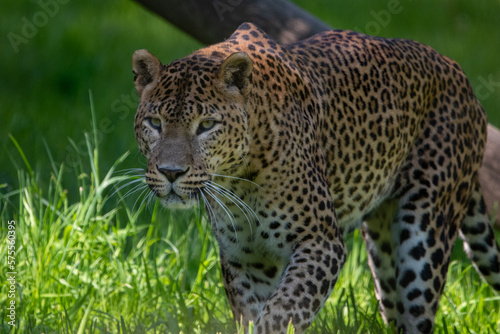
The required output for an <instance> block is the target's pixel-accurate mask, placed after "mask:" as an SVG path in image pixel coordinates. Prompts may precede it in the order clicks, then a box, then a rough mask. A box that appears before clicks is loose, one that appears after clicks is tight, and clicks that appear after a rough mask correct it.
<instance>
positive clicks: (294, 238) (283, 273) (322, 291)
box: [221, 196, 346, 334]
mask: <svg viewBox="0 0 500 334" xmlns="http://www.w3.org/2000/svg"><path fill="white" fill-rule="evenodd" d="M312 199H317V197H314V196H313V197H312ZM308 213H309V214H308V215H304V217H303V221H302V222H300V223H299V222H298V221H294V222H293V224H290V223H292V222H288V221H286V220H284V221H282V222H281V224H280V226H281V227H283V229H281V228H276V229H274V230H272V232H270V231H269V232H267V231H264V230H261V231H262V233H260V234H259V237H257V238H255V239H254V242H255V243H254V249H253V251H252V254H254V255H255V254H256V253H258V251H259V250H263V252H264V253H261V256H257V257H252V256H251V255H249V254H247V255H248V257H245V256H244V255H243V254H242V255H241V258H238V256H237V254H235V253H237V252H234V251H232V252H227V251H223V250H222V249H221V266H222V273H223V277H224V283H225V287H226V293H227V296H228V299H229V302H230V304H231V308H232V310H233V314H234V317H235V320H236V321H240V319H243V324H244V325H245V327H246V326H247V325H248V321H249V320H253V321H254V322H255V327H254V328H255V330H254V333H259V334H262V333H265V334H268V333H284V332H286V328H287V327H288V323H289V322H290V320H291V321H292V323H293V325H294V327H295V330H296V333H302V332H303V331H304V330H305V329H306V328H307V327H308V326H310V325H311V323H312V321H313V319H314V317H315V316H316V314H317V313H318V312H319V310H320V309H321V307H322V306H323V304H324V302H325V301H326V299H327V298H328V297H329V295H330V293H331V291H332V289H333V287H334V285H335V282H336V280H337V277H338V274H339V271H340V269H341V267H342V265H343V263H344V262H345V258H346V250H345V247H344V243H343V240H342V237H341V235H340V233H339V229H338V226H337V222H336V220H335V215H334V212H333V207H332V205H331V202H330V201H328V202H324V201H321V200H319V202H318V203H317V208H316V209H311V210H310V211H308ZM271 233H274V235H278V234H280V235H281V234H283V237H284V238H285V240H286V239H288V240H289V243H288V244H287V245H286V246H285V247H283V248H281V251H276V252H274V253H269V254H268V255H266V254H265V253H266V251H265V249H266V247H269V245H270V244H271V243H267V244H266V242H265V241H269V239H271V238H272V236H271V235H269V236H268V239H267V240H261V239H260V240H259V238H261V236H262V235H266V234H271ZM275 241H276V240H275ZM240 242H241V241H240ZM259 245H260V246H259ZM264 245H266V246H264ZM278 245H279V243H278V244H275V245H274V247H277V246H278ZM285 248H288V256H287V257H281V258H280V257H279V256H276V254H278V253H281V254H284V253H287V252H283V249H285ZM235 255H236V256H235ZM249 259H251V260H249Z"/></svg>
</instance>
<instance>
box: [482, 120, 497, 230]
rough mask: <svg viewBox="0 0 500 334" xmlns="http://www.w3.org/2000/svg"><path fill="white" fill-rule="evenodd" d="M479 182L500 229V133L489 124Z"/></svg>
mask: <svg viewBox="0 0 500 334" xmlns="http://www.w3.org/2000/svg"><path fill="white" fill-rule="evenodd" d="M479 182H480V183H481V186H482V187H483V194H484V201H485V202H486V208H487V209H488V212H489V213H490V214H495V215H496V217H495V225H496V226H497V227H498V228H500V204H499V202H500V131H499V130H498V129H497V128H495V127H494V126H493V125H491V124H488V139H487V140H486V150H485V151H484V157H483V165H482V166H481V169H480V170H479ZM495 203H496V210H494V208H495Z"/></svg>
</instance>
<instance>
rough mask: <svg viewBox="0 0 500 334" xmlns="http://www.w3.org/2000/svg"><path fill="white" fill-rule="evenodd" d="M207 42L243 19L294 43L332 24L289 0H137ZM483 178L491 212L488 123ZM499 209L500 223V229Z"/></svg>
mask: <svg viewBox="0 0 500 334" xmlns="http://www.w3.org/2000/svg"><path fill="white" fill-rule="evenodd" d="M136 1H137V2H138V3H140V4H142V5H143V6H144V7H146V8H148V9H149V10H151V11H152V12H154V13H156V14H158V15H160V16H162V17H163V18H165V19H166V20H167V21H169V22H171V23H172V24H174V25H175V26H177V27H178V28H180V29H181V30H183V31H185V32H187V33H188V34H189V35H191V36H192V37H194V38H195V39H197V40H198V41H200V42H202V43H204V44H213V43H217V42H220V41H222V40H224V39H225V38H228V37H229V36H230V35H231V33H232V32H233V31H234V30H236V28H237V27H238V26H239V25H240V24H241V23H243V22H252V23H255V24H256V25H258V26H260V27H261V28H262V29H264V31H266V32H267V33H268V34H269V35H270V36H272V37H273V38H274V39H275V40H276V41H278V42H279V43H281V44H287V43H292V42H295V41H298V40H301V39H304V38H307V37H309V36H311V35H314V34H316V33H319V32H321V31H325V30H329V29H331V27H330V26H329V25H327V24H326V23H324V22H322V21H320V20H319V19H318V18H316V17H314V16H312V15H311V14H309V13H308V12H306V11H304V10H303V9H301V8H300V7H297V6H296V5H294V4H293V3H291V2H289V1H287V0H273V1H268V0H213V1H212V0H136ZM479 180H480V182H481V185H482V187H483V190H484V197H485V202H486V205H487V208H488V212H489V213H490V214H492V213H493V212H492V210H493V208H494V206H495V203H497V204H498V202H500V131H499V130H498V129H497V128H495V127H494V126H492V125H491V124H489V125H488V140H487V143H486V152H485V155H484V159H483V166H482V168H481V169H480V171H479ZM498 211H500V209H499V210H497V215H496V219H495V222H496V226H497V227H499V228H500V213H498Z"/></svg>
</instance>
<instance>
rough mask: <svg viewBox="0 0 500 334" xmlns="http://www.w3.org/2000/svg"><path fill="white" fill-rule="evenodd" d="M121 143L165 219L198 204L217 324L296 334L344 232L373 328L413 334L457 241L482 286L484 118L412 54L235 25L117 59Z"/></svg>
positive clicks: (328, 281)
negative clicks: (193, 47) (122, 69)
mask: <svg viewBox="0 0 500 334" xmlns="http://www.w3.org/2000/svg"><path fill="white" fill-rule="evenodd" d="M134 73H135V75H136V78H135V84H136V87H137V90H138V93H139V95H140V96H141V102H140V105H139V107H138V111H137V115H136V119H135V133H136V138H137V141H138V143H139V147H140V149H141V151H142V153H143V154H144V155H145V156H146V157H147V158H148V168H147V172H146V181H147V183H148V185H149V187H150V188H151V190H152V191H153V192H154V193H155V194H156V195H157V196H158V197H159V198H160V201H161V202H162V203H163V204H165V205H166V206H168V207H188V206H191V205H194V204H196V203H197V202H198V201H200V200H201V201H203V203H204V205H205V208H206V212H207V214H208V217H209V220H210V222H211V225H212V229H213V233H214V235H215V237H216V239H217V241H218V243H219V246H220V256H221V267H222V274H223V277H224V284H225V288H226V293H227V297H228V298H229V302H230V305H231V308H232V311H233V314H234V317H235V319H240V317H243V320H244V321H245V322H247V321H248V320H254V321H255V328H256V333H283V332H284V330H285V328H286V327H287V324H288V323H289V321H290V320H291V321H292V322H293V324H294V326H295V327H296V330H297V333H301V332H303V331H304V330H305V329H306V328H307V327H308V326H309V325H310V324H311V322H312V321H313V319H314V317H315V315H316V314H317V313H318V311H319V310H320V309H321V307H322V305H323V304H324V302H325V300H326V299H327V298H328V296H329V295H330V293H331V291H332V289H333V287H334V285H335V281H336V279H337V277H338V274H339V271H340V269H341V268H342V265H343V263H344V261H345V258H346V249H345V246H344V243H343V240H342V232H345V231H349V230H351V229H352V228H355V227H358V226H361V225H362V232H363V237H364V240H365V242H366V245H367V250H368V255H369V264H370V267H371V270H372V273H373V277H374V279H375V293H376V296H377V298H378V300H379V301H380V311H381V314H382V316H383V318H384V320H385V321H387V322H395V325H396V326H397V328H398V329H399V330H401V331H402V332H405V333H430V332H432V329H433V323H434V315H435V313H436V310H437V309H438V303H439V298H440V296H441V294H442V292H443V288H444V286H445V282H446V274H447V269H448V264H449V261H450V253H451V250H452V247H453V245H454V242H455V239H456V237H457V235H458V234H460V235H461V236H462V238H463V240H464V244H465V247H466V250H467V252H468V253H469V255H470V257H471V259H472V261H473V263H474V264H475V266H476V267H477V269H478V270H479V272H480V273H481V274H482V275H483V277H484V278H485V279H486V280H487V281H488V282H489V283H490V284H491V285H492V286H493V287H494V288H495V289H497V290H499V289H500V257H499V249H498V245H497V243H496V241H495V239H494V234H493V230H492V228H491V226H490V224H489V220H488V217H487V216H486V213H485V209H484V202H483V199H482V195H481V189H480V186H479V183H478V176H477V173H478V169H479V166H480V163H481V159H482V155H483V149H484V144H485V138H486V137H485V135H486V116H485V114H484V111H483V109H482V107H481V106H480V104H479V102H478V101H477V99H476V97H475V96H474V93H473V91H472V88H471V86H470V84H469V82H468V80H467V78H466V76H465V74H464V73H463V71H462V70H461V69H460V67H459V66H458V65H457V64H456V63H455V62H454V61H452V60H450V59H449V58H447V57H445V56H442V55H440V54H439V53H437V52H436V51H435V50H433V49H432V48H430V47H428V46H425V45H422V44H420V43H417V42H414V41H409V40H400V39H384V38H378V37H371V36H367V35H363V34H359V33H355V32H352V31H329V32H324V33H321V34H318V35H315V36H313V37H311V38H309V39H307V40H304V41H301V42H298V43H294V44H290V45H284V46H282V45H279V44H278V43H276V42H275V41H274V40H272V39H271V38H270V37H269V36H268V35H266V34H265V33H264V32H263V31H262V30H260V29H259V28H258V27H256V26H254V25H252V24H249V23H245V24H243V25H241V26H240V27H239V28H238V30H236V31H235V32H234V34H233V35H232V36H231V37H230V38H229V39H227V40H226V41H224V42H222V43H219V44H215V45H212V46H210V47H207V48H204V49H201V50H199V51H196V52H194V53H193V54H191V55H189V56H187V57H185V58H183V59H180V60H177V61H174V62H172V63H171V64H169V65H161V63H160V61H159V60H158V59H157V58H155V57H154V56H153V55H151V54H150V53H149V52H147V51H146V50H139V51H136V53H135V54H134Z"/></svg>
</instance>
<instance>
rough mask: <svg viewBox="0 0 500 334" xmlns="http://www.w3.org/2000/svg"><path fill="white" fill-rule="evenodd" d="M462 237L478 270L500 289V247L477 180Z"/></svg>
mask: <svg viewBox="0 0 500 334" xmlns="http://www.w3.org/2000/svg"><path fill="white" fill-rule="evenodd" d="M460 237H461V238H462V239H463V241H464V249H465V251H466V253H467V255H468V256H469V258H470V259H471V260H472V263H473V264H474V267H475V268H476V270H477V271H478V272H479V273H480V274H481V275H482V276H483V277H484V279H485V280H486V282H488V284H489V285H491V286H492V287H493V288H494V289H495V290H500V248H499V247H498V244H497V242H496V240H495V233H494V231H493V228H492V226H491V224H490V220H489V217H488V215H487V214H486V207H485V204H484V200H483V196H482V193H481V186H480V184H479V182H478V181H477V180H476V183H475V188H474V192H473V194H472V197H471V198H470V200H469V206H468V209H467V214H466V216H465V219H464V220H463V223H462V226H461V227H460Z"/></svg>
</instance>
